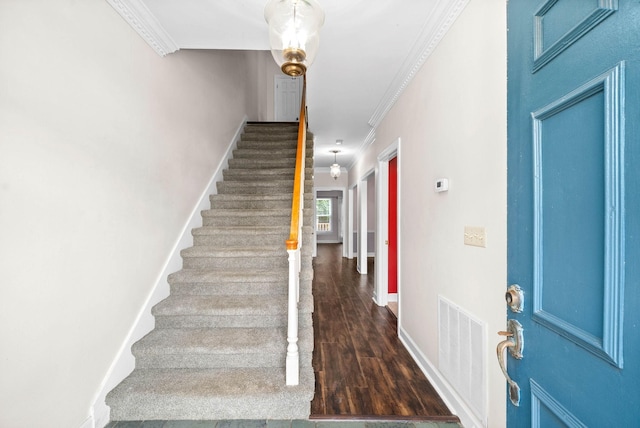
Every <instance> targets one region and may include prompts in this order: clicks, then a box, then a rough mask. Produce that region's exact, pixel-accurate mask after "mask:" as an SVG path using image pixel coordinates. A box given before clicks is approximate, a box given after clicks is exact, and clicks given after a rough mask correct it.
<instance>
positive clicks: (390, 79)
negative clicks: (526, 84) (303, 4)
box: [107, 0, 468, 168]
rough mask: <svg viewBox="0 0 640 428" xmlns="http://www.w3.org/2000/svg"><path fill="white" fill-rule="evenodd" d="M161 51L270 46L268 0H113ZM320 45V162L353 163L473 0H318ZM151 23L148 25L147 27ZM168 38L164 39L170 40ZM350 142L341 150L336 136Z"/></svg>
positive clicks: (316, 104)
mask: <svg viewBox="0 0 640 428" xmlns="http://www.w3.org/2000/svg"><path fill="white" fill-rule="evenodd" d="M107 1H109V2H110V3H111V4H112V5H113V6H114V8H116V10H118V11H119V12H120V13H121V14H122V15H123V17H125V19H127V20H128V21H129V22H130V24H131V25H132V26H133V27H134V28H136V30H137V31H138V32H139V33H140V34H141V35H142V36H143V37H144V38H145V39H146V40H147V41H148V42H149V43H150V44H151V45H152V46H153V47H154V48H155V49H156V50H157V51H158V52H159V53H161V54H165V53H168V52H172V51H174V50H176V49H239V50H268V49H269V43H268V40H269V38H268V29H267V24H266V22H265V20H264V15H263V13H264V6H265V4H266V3H267V0H180V1H176V0H107ZM318 2H319V3H320V5H321V7H322V8H323V10H324V12H325V24H324V26H323V27H322V29H321V30H320V50H319V52H318V55H317V57H316V60H315V62H314V63H313V65H312V66H311V68H310V69H309V71H308V72H307V104H308V109H309V124H310V125H309V128H310V130H311V131H312V132H313V133H314V134H315V136H316V145H315V159H314V166H315V167H316V168H318V167H320V168H322V167H328V166H329V165H330V164H331V163H333V154H332V153H331V152H330V150H333V149H339V150H341V153H339V154H338V163H340V164H341V165H343V166H349V165H351V163H352V162H353V160H354V157H355V156H357V154H358V153H359V151H360V150H362V149H363V148H364V147H365V146H366V145H367V144H369V143H371V142H372V141H373V138H374V133H373V132H372V129H374V127H375V126H376V125H377V124H378V123H379V121H380V120H381V119H382V117H383V116H384V114H385V113H386V111H387V110H388V109H389V108H390V107H391V105H392V104H393V101H395V98H396V97H397V96H398V95H399V93H400V92H401V91H402V89H403V88H404V87H405V86H406V84H407V83H408V81H409V80H410V79H411V77H412V76H413V73H414V72H415V71H416V69H417V68H418V67H419V66H420V65H421V64H422V62H423V61H424V59H425V58H426V56H427V55H428V54H429V53H430V52H431V50H433V48H434V46H435V45H436V44H437V43H438V41H439V40H440V39H441V38H442V36H443V34H444V32H445V31H446V29H447V28H448V27H449V26H450V25H451V23H452V21H453V20H454V19H455V17H456V16H457V15H458V14H459V13H460V11H461V10H462V9H463V8H464V5H466V3H467V2H468V0H402V1H397V0H395V1H394V0H318ZM145 23H146V24H145ZM163 39H164V42H165V43H164V44H163ZM338 139H340V140H343V141H344V143H343V144H342V146H341V147H336V144H335V143H336V140H338Z"/></svg>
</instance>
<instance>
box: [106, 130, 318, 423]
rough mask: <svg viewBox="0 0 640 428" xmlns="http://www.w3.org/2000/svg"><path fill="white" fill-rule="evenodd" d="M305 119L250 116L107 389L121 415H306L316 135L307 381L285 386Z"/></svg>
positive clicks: (307, 294) (303, 320) (309, 200)
mask: <svg viewBox="0 0 640 428" xmlns="http://www.w3.org/2000/svg"><path fill="white" fill-rule="evenodd" d="M297 129H298V127H297V124H295V125H294V124H268V123H249V124H247V126H246V128H245V130H244V133H243V135H242V138H241V141H239V142H238V148H237V150H234V152H233V159H230V160H229V168H228V169H227V170H225V171H224V180H223V181H222V182H219V183H217V187H218V194H216V195H211V196H210V201H211V209H210V210H207V211H203V212H202V222H203V226H202V227H200V228H197V229H194V230H193V231H192V233H193V237H194V246H193V247H191V248H188V249H185V250H183V251H182V252H181V255H182V258H183V269H182V270H180V271H178V272H176V273H173V274H171V275H170V276H169V279H168V280H169V284H170V286H171V293H170V296H169V297H168V298H166V299H165V300H163V301H162V302H160V303H158V304H157V305H156V306H155V307H154V308H153V311H152V313H153V315H154V317H155V320H156V325H155V329H154V330H153V331H151V332H150V333H149V334H147V335H146V336H145V337H143V338H142V339H141V340H140V341H138V342H137V343H135V344H134V345H133V347H132V352H133V355H134V356H135V358H136V368H135V370H134V371H133V372H132V373H131V374H130V375H129V376H128V377H127V378H126V379H125V380H124V381H122V383H120V384H119V385H118V386H117V387H116V388H115V389H113V390H112V391H111V392H110V393H109V394H108V395H107V399H106V401H107V404H108V405H109V406H110V407H111V420H113V421H125V420H158V419H161V420H181V419H182V420H202V419H209V420H212V419H306V418H307V417H308V416H309V413H310V401H311V400H312V399H313V394H314V382H315V380H314V373H313V369H312V367H311V358H312V352H313V326H312V321H311V312H312V311H313V297H312V294H311V282H312V279H313V269H312V265H311V258H312V257H311V249H312V247H311V242H312V227H311V225H312V224H313V206H312V204H313V196H312V186H313V182H312V167H313V160H312V158H313V145H312V144H313V143H312V137H311V135H310V134H309V135H308V138H307V159H306V181H305V192H306V193H305V198H304V204H305V214H304V224H306V225H307V226H305V227H304V230H303V242H304V243H305V246H303V251H302V271H301V273H300V278H301V280H300V287H301V288H300V303H299V306H298V307H299V317H300V321H299V323H300V335H299V341H298V345H299V348H300V384H299V385H298V386H286V385H285V356H286V348H287V341H286V337H287V295H288V290H287V287H288V286H287V284H288V258H287V252H286V249H285V240H286V239H287V237H288V236H289V222H290V212H291V193H292V190H293V176H294V170H295V156H296V144H297Z"/></svg>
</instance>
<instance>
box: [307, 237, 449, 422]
mask: <svg viewBox="0 0 640 428" xmlns="http://www.w3.org/2000/svg"><path fill="white" fill-rule="evenodd" d="M368 268H369V274H368V275H359V274H358V273H357V272H356V260H355V259H353V260H349V259H346V258H343V257H342V245H340V244H321V245H318V255H317V257H316V258H315V259H314V272H315V273H314V275H315V276H314V281H313V295H314V300H315V303H314V306H315V311H314V314H313V323H314V329H315V349H314V353H313V367H314V371H315V374H316V394H315V397H314V399H313V401H312V402H311V418H312V419H314V418H337V417H340V418H354V417H360V418H361V417H366V416H378V417H379V416H386V417H398V418H402V419H421V420H432V421H443V422H444V421H456V422H457V421H458V418H457V417H456V416H453V415H452V414H451V412H450V411H449V410H448V409H447V407H446V406H445V404H444V403H443V401H442V400H441V399H440V397H439V396H438V394H437V392H436V391H435V390H434V389H433V387H432V386H431V384H430V383H429V381H428V380H427V379H426V377H425V376H424V374H423V373H422V371H421V370H420V368H419V367H418V366H417V365H416V363H415V362H414V361H413V359H412V358H411V356H410V355H409V353H408V352H407V350H406V349H405V348H404V345H402V343H401V342H400V340H399V339H398V337H397V334H396V329H397V320H396V318H395V316H393V315H392V314H391V312H389V310H387V308H383V307H379V306H377V305H376V304H375V303H374V302H373V300H372V296H373V278H374V274H373V268H374V266H373V261H372V259H369V265H368Z"/></svg>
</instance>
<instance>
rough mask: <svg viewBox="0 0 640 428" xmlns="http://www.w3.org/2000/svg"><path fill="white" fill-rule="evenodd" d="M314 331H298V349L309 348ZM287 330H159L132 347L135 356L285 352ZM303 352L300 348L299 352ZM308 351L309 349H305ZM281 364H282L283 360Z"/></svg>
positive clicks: (260, 328) (247, 328) (249, 328)
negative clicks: (303, 344) (303, 343)
mask: <svg viewBox="0 0 640 428" xmlns="http://www.w3.org/2000/svg"><path fill="white" fill-rule="evenodd" d="M312 341H313V331H312V329H310V328H306V329H302V328H301V329H300V343H299V344H300V345H301V346H300V347H301V348H303V346H302V342H305V346H304V348H309V347H310V342H312ZM286 347H287V331H286V327H284V326H281V327H235V328H234V327H227V328H215V329H212V328H172V329H170V328H161V329H155V330H152V331H151V332H150V333H149V334H147V335H146V336H145V337H143V338H142V339H140V340H139V341H138V342H136V343H135V344H134V345H133V348H132V350H133V352H134V355H136V356H138V355H147V354H158V353H162V354H187V353H189V354H210V353H216V354H238V353H260V354H262V353H265V352H266V353H275V352H283V351H286ZM301 350H302V349H301ZM306 350H307V351H310V350H311V349H306ZM283 363H284V361H283Z"/></svg>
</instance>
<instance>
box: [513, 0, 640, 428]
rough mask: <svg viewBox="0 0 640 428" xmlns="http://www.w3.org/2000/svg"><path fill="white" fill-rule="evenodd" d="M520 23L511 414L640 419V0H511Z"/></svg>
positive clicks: (539, 418)
mask: <svg viewBox="0 0 640 428" xmlns="http://www.w3.org/2000/svg"><path fill="white" fill-rule="evenodd" d="M508 27H509V32H508V281H509V285H511V284H518V285H519V286H520V288H521V289H522V290H523V292H524V308H523V310H522V312H520V313H517V312H512V311H511V310H508V312H507V313H508V318H509V319H514V320H516V321H518V322H519V323H520V324H521V325H522V328H523V332H522V338H523V343H524V349H523V353H522V354H523V355H522V359H516V358H514V357H512V356H511V355H510V354H508V352H506V351H505V354H508V356H507V361H508V373H509V375H510V376H511V378H512V379H513V380H514V381H515V382H516V383H517V384H518V385H519V388H520V393H519V397H517V394H516V393H515V391H514V392H513V396H512V397H511V398H513V402H512V400H510V399H509V400H508V402H507V409H508V410H507V421H508V426H509V427H528V426H534V427H544V428H548V427H564V426H569V427H582V426H590V427H639V426H640V2H639V1H637V0H549V1H534V0H509V2H508ZM514 403H517V404H518V405H517V406H516V405H515V404H514Z"/></svg>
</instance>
